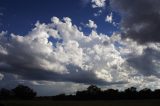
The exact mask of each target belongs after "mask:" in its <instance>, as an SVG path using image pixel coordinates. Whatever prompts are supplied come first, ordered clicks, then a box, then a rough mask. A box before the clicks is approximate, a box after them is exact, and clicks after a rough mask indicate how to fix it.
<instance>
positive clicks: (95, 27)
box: [86, 20, 97, 29]
mask: <svg viewBox="0 0 160 106" xmlns="http://www.w3.org/2000/svg"><path fill="white" fill-rule="evenodd" d="M88 22H89V23H88V24H86V26H87V27H88V28H91V29H97V25H96V24H95V23H94V21H92V20H89V21H88Z"/></svg>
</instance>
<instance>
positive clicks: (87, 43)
mask: <svg viewBox="0 0 160 106" xmlns="http://www.w3.org/2000/svg"><path fill="white" fill-rule="evenodd" d="M159 51H160V44H159V43H154V42H152V43H147V44H146V45H142V44H139V43H137V42H136V41H134V40H132V39H130V38H127V39H121V35H120V34H118V33H114V34H113V35H112V36H110V37H109V36H107V35H105V34H101V33H100V34H98V33H97V32H96V31H95V30H92V32H91V33H90V34H89V35H85V34H84V33H83V32H81V31H80V30H79V29H78V27H77V26H76V25H74V24H73V23H72V20H71V19H70V18H68V17H65V18H63V19H59V18H57V17H53V18H52V19H51V23H49V24H45V23H39V22H37V23H36V24H35V28H33V29H32V30H31V31H30V32H29V33H28V34H27V35H15V34H8V33H7V32H4V31H3V32H1V33H0V73H1V75H0V76H1V77H0V79H1V82H7V81H8V84H7V85H9V81H10V79H9V77H8V79H7V78H6V77H7V75H8V74H11V75H9V76H12V78H13V79H15V80H13V79H12V81H13V84H17V83H21V82H23V81H24V83H25V84H28V83H27V81H29V82H33V83H32V84H31V85H34V86H35V88H36V85H37V84H39V83H41V82H43V81H46V82H50V81H51V82H56V83H59V82H63V83H66V84H68V83H73V85H75V84H80V85H90V84H96V85H100V86H104V85H105V86H107V85H108V86H109V87H115V88H116V87H117V88H118V87H121V88H119V89H124V88H125V87H129V86H133V85H134V86H141V88H143V87H146V86H151V85H153V83H157V80H159V68H160V67H159V66H160V62H159V60H160V55H159V54H160V53H159ZM144 64H145V65H144ZM146 64H147V65H146ZM151 82H152V83H151ZM46 84H47V83H46ZM0 85H5V84H4V83H3V84H2V83H1V84H0ZM53 85H54V84H53ZM154 85H155V84H154ZM46 86H47V85H46ZM64 86H65V85H64ZM158 87H159V85H157V86H156V85H155V88H158ZM46 88H47V87H46ZM78 88H79V87H76V88H74V89H78ZM36 89H37V88H36ZM57 92H59V91H57Z"/></svg>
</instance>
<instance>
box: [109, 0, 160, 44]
mask: <svg viewBox="0 0 160 106" xmlns="http://www.w3.org/2000/svg"><path fill="white" fill-rule="evenodd" d="M111 5H112V7H113V8H114V9H116V10H118V11H119V12H120V14H121V16H122V22H121V29H122V32H123V34H124V36H125V37H129V38H132V39H134V40H136V41H138V42H139V43H146V42H159V41H160V31H159V28H160V6H159V5H160V1H159V0H111Z"/></svg>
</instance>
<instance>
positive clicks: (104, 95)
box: [0, 85, 160, 100]
mask: <svg viewBox="0 0 160 106" xmlns="http://www.w3.org/2000/svg"><path fill="white" fill-rule="evenodd" d="M36 94H37V93H36V92H35V91H34V90H33V89H31V88H29V87H27V86H24V85H18V86H17V87H15V88H14V89H11V90H8V89H5V88H2V89H0V99H52V100H114V99H160V89H157V90H154V91H152V90H150V89H148V88H145V89H142V90H140V91H138V90H137V89H136V88H135V87H130V88H128V89H125V90H124V91H119V90H115V89H107V90H101V89H100V88H98V87H97V86H95V85H91V86H89V87H88V88H87V89H86V90H83V91H77V92H76V93H75V94H74V95H66V94H60V95H56V96H45V97H37V96H36Z"/></svg>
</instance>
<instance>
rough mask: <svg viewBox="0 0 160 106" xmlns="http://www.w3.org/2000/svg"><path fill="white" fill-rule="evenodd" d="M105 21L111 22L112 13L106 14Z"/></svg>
mask: <svg viewBox="0 0 160 106" xmlns="http://www.w3.org/2000/svg"><path fill="white" fill-rule="evenodd" d="M105 21H106V22H108V23H112V22H113V15H112V13H111V14H110V15H107V16H106V19H105Z"/></svg>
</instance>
